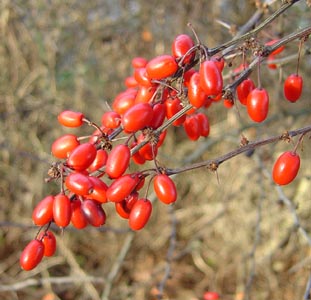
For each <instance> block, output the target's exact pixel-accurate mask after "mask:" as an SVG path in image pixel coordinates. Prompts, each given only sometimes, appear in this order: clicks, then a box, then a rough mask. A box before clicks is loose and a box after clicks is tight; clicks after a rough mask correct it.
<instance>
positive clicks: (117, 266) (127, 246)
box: [101, 231, 135, 300]
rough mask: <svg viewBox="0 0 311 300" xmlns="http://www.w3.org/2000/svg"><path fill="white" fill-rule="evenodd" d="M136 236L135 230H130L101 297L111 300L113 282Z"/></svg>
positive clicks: (104, 299)
mask: <svg viewBox="0 0 311 300" xmlns="http://www.w3.org/2000/svg"><path fill="white" fill-rule="evenodd" d="M134 237H135V233H134V232H132V231H131V232H129V233H128V234H127V235H126V237H125V240H124V242H123V246H122V248H121V250H120V252H119V255H118V256H117V258H116V260H115V262H114V264H113V266H112V268H111V270H110V272H109V274H108V276H107V279H106V284H105V288H104V291H103V293H102V295H101V299H102V300H109V295H110V292H111V289H112V284H113V281H114V279H115V277H116V276H117V275H118V272H119V270H120V268H121V267H122V264H123V261H124V259H125V257H126V255H127V253H128V251H129V250H130V248H131V245H132V242H133V240H134Z"/></svg>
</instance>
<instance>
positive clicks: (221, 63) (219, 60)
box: [211, 56, 225, 72]
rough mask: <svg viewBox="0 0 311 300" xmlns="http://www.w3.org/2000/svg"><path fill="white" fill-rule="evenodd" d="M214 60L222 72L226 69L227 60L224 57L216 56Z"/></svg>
mask: <svg viewBox="0 0 311 300" xmlns="http://www.w3.org/2000/svg"><path fill="white" fill-rule="evenodd" d="M211 60H212V61H214V62H215V63H216V65H217V67H218V70H219V71H220V72H222V70H223V69H224V66H225V60H224V58H223V57H219V56H214V57H212V58H211Z"/></svg>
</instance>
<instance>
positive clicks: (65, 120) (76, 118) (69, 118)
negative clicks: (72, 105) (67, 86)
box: [58, 110, 84, 127]
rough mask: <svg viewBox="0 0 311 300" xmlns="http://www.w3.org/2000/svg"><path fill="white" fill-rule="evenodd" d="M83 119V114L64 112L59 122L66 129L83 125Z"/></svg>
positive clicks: (59, 116)
mask: <svg viewBox="0 0 311 300" xmlns="http://www.w3.org/2000/svg"><path fill="white" fill-rule="evenodd" d="M83 118H84V114H83V113H80V112H75V111H71V110H64V111H63V112H61V113H60V114H59V115H58V122H59V123H60V124H62V125H63V126H66V127H79V126H81V125H82V124H83Z"/></svg>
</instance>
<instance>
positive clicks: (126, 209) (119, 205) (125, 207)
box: [115, 192, 139, 219]
mask: <svg viewBox="0 0 311 300" xmlns="http://www.w3.org/2000/svg"><path fill="white" fill-rule="evenodd" d="M138 196H139V195H138V193H137V192H133V193H131V194H130V195H129V196H128V197H126V198H125V199H124V200H122V201H121V202H116V203H115V209H116V212H117V213H118V215H119V216H120V217H122V218H124V219H128V218H129V216H130V212H131V210H132V208H133V206H134V204H135V203H136V202H137V200H138Z"/></svg>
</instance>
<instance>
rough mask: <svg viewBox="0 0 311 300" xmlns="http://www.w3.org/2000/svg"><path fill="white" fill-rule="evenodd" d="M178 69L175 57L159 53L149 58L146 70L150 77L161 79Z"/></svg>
mask: <svg viewBox="0 0 311 300" xmlns="http://www.w3.org/2000/svg"><path fill="white" fill-rule="evenodd" d="M177 69H178V65H177V63H176V61H175V58H174V57H173V56H171V55H160V56H157V57H155V58H153V59H151V60H150V61H149V62H148V63H147V65H146V71H147V74H148V76H149V77H150V78H151V79H163V78H166V77H169V76H171V75H173V74H174V73H175V72H176V71H177Z"/></svg>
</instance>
